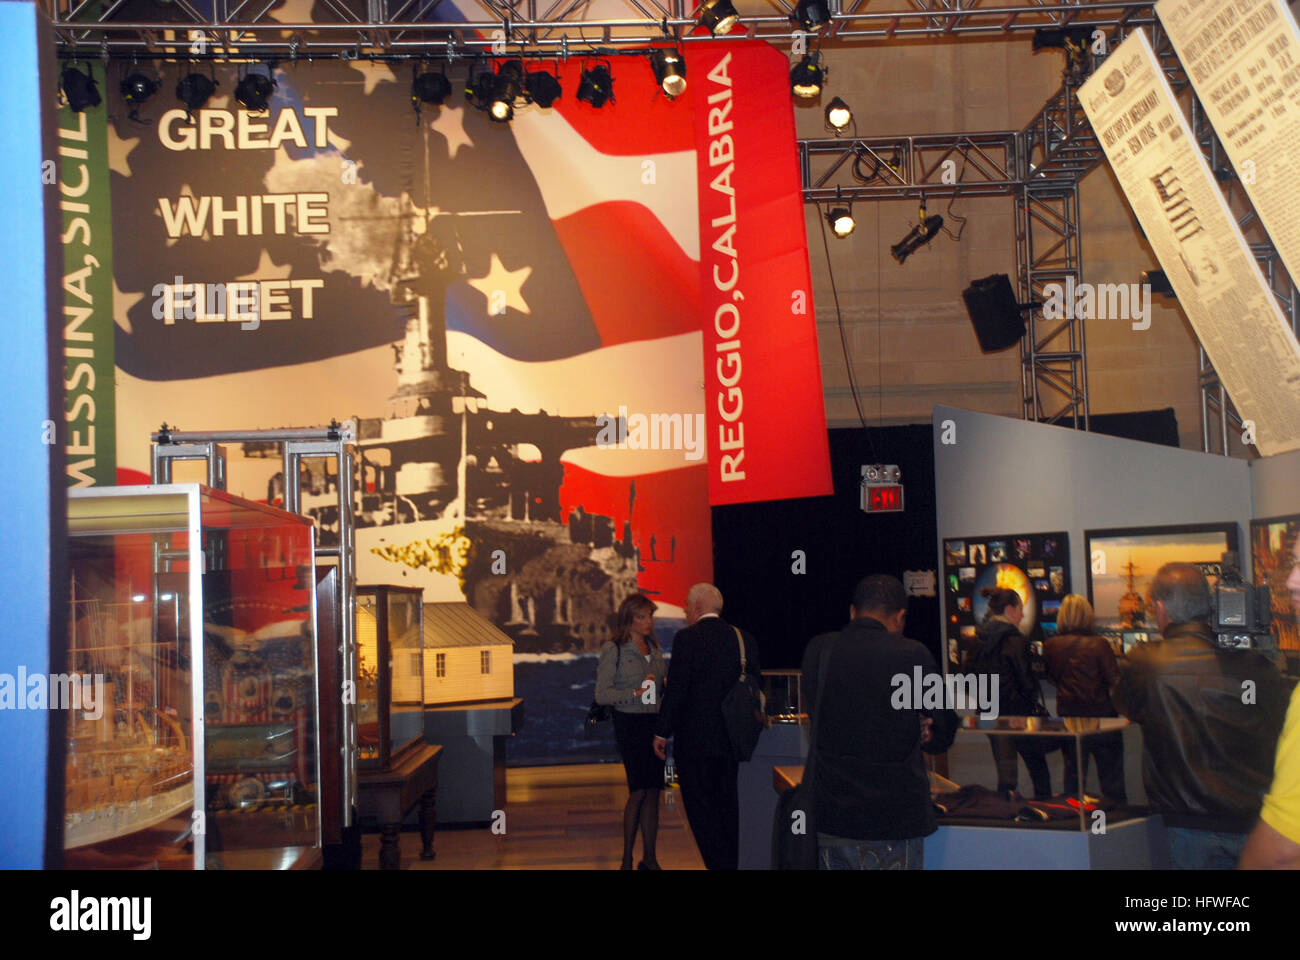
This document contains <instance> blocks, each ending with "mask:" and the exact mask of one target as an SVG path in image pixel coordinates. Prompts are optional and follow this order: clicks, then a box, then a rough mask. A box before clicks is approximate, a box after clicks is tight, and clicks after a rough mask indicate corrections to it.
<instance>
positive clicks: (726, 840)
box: [655, 583, 759, 870]
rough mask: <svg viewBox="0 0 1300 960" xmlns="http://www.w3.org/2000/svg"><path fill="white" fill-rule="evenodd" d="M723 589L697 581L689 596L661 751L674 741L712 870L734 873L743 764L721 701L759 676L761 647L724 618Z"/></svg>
mask: <svg viewBox="0 0 1300 960" xmlns="http://www.w3.org/2000/svg"><path fill="white" fill-rule="evenodd" d="M721 610H722V594H721V593H719V592H718V588H717V587H715V586H713V584H711V583H697V584H696V585H695V586H693V587H691V589H690V592H689V593H688V594H687V595H686V623H687V627H686V629H685V630H679V631H678V632H677V636H676V637H674V638H673V649H672V663H671V665H670V666H669V668H668V688H667V692H666V694H665V695H664V702H663V705H662V706H661V707H660V709H659V724H658V727H657V728H656V733H657V734H658V736H656V737H655V753H657V754H658V755H659V756H660V757H661V758H662V757H665V756H666V755H667V750H668V738H669V737H672V738H674V739H675V745H674V747H673V755H674V757H675V759H676V764H677V777H678V780H679V781H680V782H681V785H682V802H683V803H684V804H685V806H686V819H687V820H689V821H690V824H691V832H692V833H693V834H694V835H695V845H696V846H697V847H699V849H700V856H702V857H703V858H704V866H705V867H706V868H707V869H709V870H735V869H736V867H737V864H738V862H739V859H740V798H739V793H738V791H737V786H736V775H737V772H738V766H739V764H738V763H737V761H736V755H735V753H734V751H733V750H732V747H731V740H730V739H729V738H728V736H727V727H726V723H725V721H724V720H723V718H722V701H723V699H724V698H725V697H726V695H727V693H728V691H730V690H731V688H732V687H733V686H735V684H736V681H737V680H739V679H740V675H741V662H740V650H741V643H742V638H743V643H744V649H745V668H744V669H745V672H747V673H751V674H753V675H754V676H757V675H758V672H759V666H758V644H757V643H755V641H754V638H753V637H751V636H750V635H749V634H747V633H745V632H744V631H743V630H740V629H738V628H736V627H733V626H731V625H730V624H728V623H727V622H726V621H725V620H723V619H722V617H721V616H720V615H719V614H720V611H721Z"/></svg>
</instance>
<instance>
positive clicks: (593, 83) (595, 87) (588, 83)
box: [578, 63, 614, 109]
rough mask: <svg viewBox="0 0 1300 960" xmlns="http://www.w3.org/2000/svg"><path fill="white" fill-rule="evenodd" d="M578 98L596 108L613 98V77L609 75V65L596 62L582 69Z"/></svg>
mask: <svg viewBox="0 0 1300 960" xmlns="http://www.w3.org/2000/svg"><path fill="white" fill-rule="evenodd" d="M578 99H579V100H581V101H583V102H584V103H589V104H591V105H592V106H593V107H596V108H598V109H599V108H600V107H603V106H604V105H605V104H606V103H608V102H609V101H612V100H613V99H614V78H613V77H611V76H610V75H609V67H607V66H605V65H604V64H603V63H598V64H596V65H595V66H594V67H590V68H588V69H586V70H583V71H582V79H581V80H580V81H579V83H578Z"/></svg>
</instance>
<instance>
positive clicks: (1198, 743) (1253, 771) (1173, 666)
mask: <svg viewBox="0 0 1300 960" xmlns="http://www.w3.org/2000/svg"><path fill="white" fill-rule="evenodd" d="M1151 599H1152V601H1153V603H1154V605H1155V613H1156V622H1157V624H1158V625H1159V626H1160V629H1161V631H1162V633H1163V639H1162V640H1159V641H1155V642H1152V643H1150V644H1139V645H1138V646H1136V647H1134V649H1133V651H1132V652H1131V653H1130V654H1129V664H1128V667H1127V669H1125V670H1124V671H1123V672H1122V673H1121V675H1120V681H1119V686H1118V688H1117V689H1116V691H1115V705H1116V707H1118V708H1119V711H1120V712H1121V713H1123V714H1124V715H1125V716H1127V717H1129V718H1130V719H1131V720H1133V721H1134V722H1135V723H1139V724H1141V725H1142V752H1143V756H1142V781H1143V783H1144V785H1145V786H1146V792H1147V800H1148V802H1149V803H1150V805H1151V807H1152V809H1153V811H1155V812H1156V813H1159V814H1161V816H1162V817H1163V818H1164V821H1165V829H1166V832H1167V833H1168V836H1169V858H1170V863H1171V864H1172V865H1173V866H1174V867H1177V868H1181V869H1232V868H1233V867H1235V866H1236V865H1237V860H1238V859H1239V858H1240V856H1241V850H1242V847H1243V846H1244V845H1245V841H1246V834H1247V832H1248V831H1249V830H1250V828H1251V826H1252V825H1253V824H1254V821H1255V818H1256V817H1258V816H1259V810H1260V806H1261V804H1262V802H1263V797H1264V793H1265V791H1266V790H1267V789H1268V785H1269V781H1270V779H1271V778H1272V774H1273V752H1274V750H1275V749H1276V746H1277V739H1278V735H1279V733H1280V732H1281V729H1282V720H1283V717H1284V714H1285V710H1286V689H1285V686H1284V684H1283V682H1282V678H1281V675H1280V674H1279V673H1278V671H1277V669H1276V668H1275V667H1274V666H1273V664H1272V663H1270V662H1269V661H1268V660H1266V659H1265V658H1264V657H1262V656H1260V655H1259V654H1258V653H1256V652H1255V651H1253V650H1242V651H1238V650H1233V651H1229V650H1221V649H1219V648H1218V647H1216V646H1215V643H1214V636H1213V633H1212V632H1211V630H1210V616H1211V605H1210V587H1209V584H1208V583H1207V582H1206V579H1205V576H1204V574H1202V573H1201V571H1200V570H1199V569H1198V568H1197V567H1196V566H1194V565H1193V564H1190V563H1167V564H1165V565H1164V566H1163V567H1161V568H1160V570H1159V571H1158V572H1157V573H1156V577H1155V580H1154V581H1153V583H1152V586H1151Z"/></svg>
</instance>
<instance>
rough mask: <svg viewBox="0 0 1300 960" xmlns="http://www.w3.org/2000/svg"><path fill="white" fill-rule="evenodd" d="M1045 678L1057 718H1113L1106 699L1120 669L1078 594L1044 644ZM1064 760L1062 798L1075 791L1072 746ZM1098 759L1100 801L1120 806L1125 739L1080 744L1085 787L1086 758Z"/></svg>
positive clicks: (1064, 605)
mask: <svg viewBox="0 0 1300 960" xmlns="http://www.w3.org/2000/svg"><path fill="white" fill-rule="evenodd" d="M1043 659H1044V660H1045V661H1046V663H1047V676H1048V677H1049V678H1050V679H1051V681H1052V683H1054V684H1056V713H1057V715H1058V716H1062V717H1115V716H1118V714H1117V713H1116V711H1115V706H1114V704H1112V703H1111V699H1110V694H1111V691H1112V690H1113V689H1114V688H1115V684H1117V683H1118V682H1119V665H1118V664H1117V663H1116V662H1115V653H1114V651H1113V650H1111V648H1110V643H1109V641H1107V640H1106V638H1105V637H1100V636H1097V635H1096V634H1095V633H1094V632H1093V613H1092V605H1091V604H1090V603H1088V601H1087V600H1086V599H1084V598H1083V597H1081V596H1079V595H1078V594H1077V593H1072V594H1070V595H1069V596H1067V597H1065V598H1064V599H1063V600H1062V601H1061V610H1060V613H1059V614H1058V615H1057V617H1056V634H1055V635H1054V636H1050V637H1048V638H1047V639H1046V640H1045V641H1044V642H1043ZM1062 753H1063V754H1064V756H1065V792H1066V793H1068V794H1077V793H1078V791H1079V770H1078V766H1079V764H1078V760H1077V759H1076V756H1075V748H1074V744H1073V743H1071V744H1069V746H1067V747H1064V748H1063V749H1062ZM1089 756H1094V757H1096V758H1097V775H1098V777H1099V778H1100V779H1101V792H1102V796H1104V797H1106V798H1107V799H1110V800H1113V801H1114V802H1116V803H1124V802H1125V800H1126V799H1127V792H1126V791H1125V789H1124V738H1123V734H1122V733H1120V732H1116V733H1104V734H1097V735H1096V736H1091V737H1088V738H1086V739H1085V740H1084V741H1083V782H1084V783H1085V784H1086V783H1087V781H1088V757H1089Z"/></svg>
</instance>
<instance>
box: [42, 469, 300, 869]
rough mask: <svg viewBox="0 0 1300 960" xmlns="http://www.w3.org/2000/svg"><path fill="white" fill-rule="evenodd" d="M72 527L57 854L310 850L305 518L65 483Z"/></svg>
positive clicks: (236, 501) (180, 855)
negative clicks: (74, 689) (75, 695)
mask: <svg viewBox="0 0 1300 960" xmlns="http://www.w3.org/2000/svg"><path fill="white" fill-rule="evenodd" d="M68 530H69V570H70V584H69V600H70V603H71V612H70V616H69V630H68V670H69V675H70V678H72V679H71V680H70V683H71V684H72V685H74V686H77V685H79V686H80V687H81V689H82V691H83V693H82V696H81V701H80V704H79V706H80V707H81V709H75V710H72V711H70V712H69V716H68V723H67V754H66V780H65V783H66V793H65V804H64V861H65V864H66V865H67V866H70V867H93V866H103V867H149V866H153V867H162V868H189V867H193V868H203V867H231V866H271V865H286V864H289V863H292V862H293V861H294V858H293V857H286V855H285V851H286V850H298V851H309V850H310V848H312V847H317V846H319V844H320V827H319V804H318V796H319V774H318V770H319V757H318V738H317V730H318V723H319V720H318V713H317V694H316V690H317V683H316V678H317V665H316V617H315V580H314V536H313V528H312V523H311V521H310V520H308V519H306V518H304V517H300V516H297V515H294V514H290V513H285V512H284V511H281V510H276V509H274V508H272V507H267V506H265V505H264V504H260V503H253V502H251V501H247V500H243V499H240V498H238V497H234V496H232V495H230V494H227V493H224V492H222V491H219V490H213V489H210V488H208V487H205V486H202V485H200V484H166V485H151V486H134V487H106V488H88V489H84V490H73V491H69V500H68ZM86 690H89V691H91V697H90V699H89V700H88V699H87V697H86V695H85V692H84V691H86Z"/></svg>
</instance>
